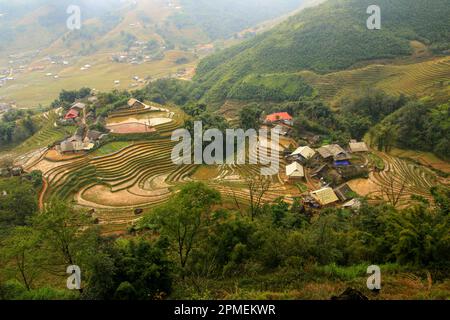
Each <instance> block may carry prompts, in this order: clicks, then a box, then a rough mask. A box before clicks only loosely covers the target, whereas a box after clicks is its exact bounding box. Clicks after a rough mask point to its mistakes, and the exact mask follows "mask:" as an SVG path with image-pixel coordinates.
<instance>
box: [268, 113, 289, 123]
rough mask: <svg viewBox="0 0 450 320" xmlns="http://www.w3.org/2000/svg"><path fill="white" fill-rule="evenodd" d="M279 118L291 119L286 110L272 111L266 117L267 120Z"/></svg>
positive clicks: (272, 120) (277, 119) (271, 120)
mask: <svg viewBox="0 0 450 320" xmlns="http://www.w3.org/2000/svg"><path fill="white" fill-rule="evenodd" d="M280 120H292V117H291V116H290V114H289V113H287V112H278V113H272V114H269V115H268V116H267V117H266V121H267V122H275V121H280Z"/></svg>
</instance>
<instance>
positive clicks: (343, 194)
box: [334, 183, 354, 202]
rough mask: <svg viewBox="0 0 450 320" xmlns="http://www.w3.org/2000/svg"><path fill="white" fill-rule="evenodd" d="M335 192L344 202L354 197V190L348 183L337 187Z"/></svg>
mask: <svg viewBox="0 0 450 320" xmlns="http://www.w3.org/2000/svg"><path fill="white" fill-rule="evenodd" d="M334 193H335V194H336V195H337V197H338V198H339V200H341V201H342V202H344V201H348V200H350V199H352V198H353V194H354V192H353V190H352V189H350V187H349V186H348V184H346V183H344V184H343V185H340V186H339V187H337V188H335V189H334Z"/></svg>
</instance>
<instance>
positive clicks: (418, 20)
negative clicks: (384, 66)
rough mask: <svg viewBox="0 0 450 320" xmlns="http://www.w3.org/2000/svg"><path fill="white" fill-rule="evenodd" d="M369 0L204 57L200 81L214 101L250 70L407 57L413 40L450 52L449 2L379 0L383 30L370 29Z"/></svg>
mask: <svg viewBox="0 0 450 320" xmlns="http://www.w3.org/2000/svg"><path fill="white" fill-rule="evenodd" d="M372 2H373V1H370V0H362V1H361V0H330V1H327V2H325V3H323V4H321V5H319V6H317V7H314V8H309V9H305V10H304V11H302V12H300V13H299V14H297V15H295V16H293V17H291V18H289V19H287V21H285V22H284V23H282V24H280V25H279V26H277V27H275V28H273V29H272V30H270V31H268V32H266V33H264V34H261V35H260V36H257V37H255V38H253V39H251V40H249V41H246V42H244V43H242V44H239V45H237V46H235V47H232V48H229V49H226V50H224V51H222V52H220V53H218V54H215V55H212V56H210V57H208V58H206V59H204V60H203V61H202V62H201V63H200V64H199V66H198V68H197V75H196V78H195V80H196V81H197V82H199V83H200V84H201V86H202V89H203V92H206V91H208V92H207V93H206V95H205V98H206V100H209V101H223V100H224V99H226V98H227V95H228V94H229V92H230V91H232V90H233V87H234V86H236V85H239V83H240V81H242V80H243V79H244V78H245V77H247V76H249V75H251V74H271V73H288V72H289V73H292V72H297V71H301V70H311V71H314V72H318V73H328V72H332V71H337V70H343V69H347V68H349V67H351V66H353V65H355V64H356V63H358V62H364V61H370V60H374V59H389V58H396V57H402V56H408V55H410V54H411V53H412V48H411V41H413V40H416V41H419V42H421V43H423V44H425V45H426V46H427V47H428V48H429V50H430V51H431V52H433V53H435V54H440V53H445V52H446V50H447V51H448V49H449V47H450V45H449V39H450V21H449V19H448V16H449V14H450V0H436V1H433V2H429V1H426V0H418V1H414V2H411V1H408V0H395V1H391V0H380V1H378V3H377V5H379V6H380V8H381V23H382V25H381V30H368V29H367V26H366V20H367V19H368V17H369V15H368V14H367V13H366V10H367V8H368V7H369V6H370V5H372V4H373V3H372Z"/></svg>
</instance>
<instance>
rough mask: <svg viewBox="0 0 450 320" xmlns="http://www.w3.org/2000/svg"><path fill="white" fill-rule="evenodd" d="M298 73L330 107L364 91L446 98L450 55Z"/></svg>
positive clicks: (449, 75) (448, 87)
mask: <svg viewBox="0 0 450 320" xmlns="http://www.w3.org/2000/svg"><path fill="white" fill-rule="evenodd" d="M300 74H301V75H302V76H303V77H304V78H305V79H306V80H307V81H308V82H309V83H310V84H311V85H312V86H313V87H314V88H316V89H317V90H318V92H319V95H320V96H321V97H323V98H324V99H325V100H327V101H329V102H331V103H332V104H335V103H336V102H338V101H339V99H340V98H341V97H342V96H344V95H351V94H352V93H355V92H357V91H358V90H365V89H367V88H378V89H381V90H384V91H386V92H387V93H391V94H397V95H398V94H405V95H410V96H412V95H417V96H422V95H424V94H426V95H431V94H433V93H437V92H439V93H440V94H441V95H442V94H445V95H446V96H447V97H450V56H447V57H441V58H435V59H433V60H429V61H425V62H420V63H410V64H398V65H395V64H389V65H381V64H379V65H369V66H367V67H364V68H359V69H354V70H346V71H341V72H335V73H330V74H326V75H323V76H320V75H317V74H315V73H313V72H309V71H304V72H301V73H300Z"/></svg>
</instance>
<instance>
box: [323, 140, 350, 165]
mask: <svg viewBox="0 0 450 320" xmlns="http://www.w3.org/2000/svg"><path fill="white" fill-rule="evenodd" d="M316 151H317V152H318V153H319V154H320V156H321V157H322V158H323V159H324V160H330V159H331V160H334V161H345V160H349V159H350V156H349V155H348V153H347V152H345V150H344V149H342V147H341V146H340V145H338V144H330V145H326V146H322V147H320V148H318V149H317V150H316Z"/></svg>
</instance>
